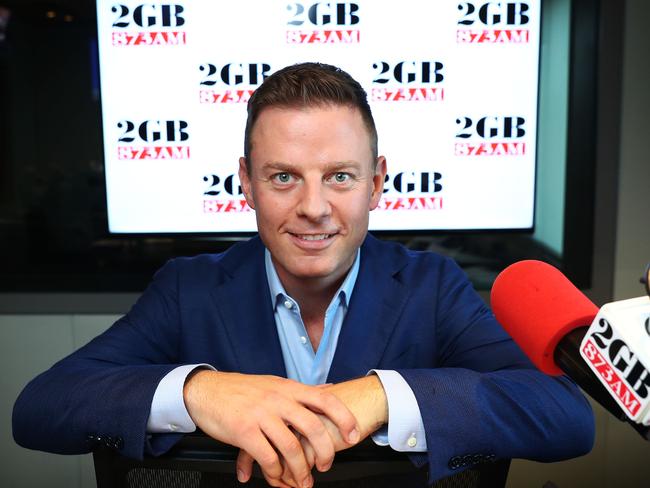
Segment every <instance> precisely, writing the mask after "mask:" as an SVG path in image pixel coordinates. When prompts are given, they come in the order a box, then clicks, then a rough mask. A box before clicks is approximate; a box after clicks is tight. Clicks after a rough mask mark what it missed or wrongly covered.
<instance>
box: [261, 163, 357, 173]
mask: <svg viewBox="0 0 650 488" xmlns="http://www.w3.org/2000/svg"><path fill="white" fill-rule="evenodd" d="M359 166H360V163H358V162H357V161H333V162H331V163H327V164H326V165H325V168H324V169H325V171H327V172H332V171H341V170H344V169H350V168H358V167H359ZM301 168H302V167H301V165H299V164H291V163H285V162H283V161H268V162H266V163H264V164H263V165H262V170H264V171H269V170H271V171H281V172H287V173H292V172H297V171H300V169H301Z"/></svg>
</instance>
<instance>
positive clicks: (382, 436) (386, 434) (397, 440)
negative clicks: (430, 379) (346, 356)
mask: <svg viewBox="0 0 650 488" xmlns="http://www.w3.org/2000/svg"><path fill="white" fill-rule="evenodd" d="M370 373H375V374H376V375H377V376H378V377H379V381H381V385H382V386H383V387H384V391H385V392H386V398H387V399H388V427H383V428H381V429H379V430H378V431H377V432H375V433H374V434H373V435H372V440H373V441H374V442H375V444H378V445H380V446H385V445H390V447H392V448H393V449H394V450H396V451H402V452H425V451H426V450H427V440H426V437H425V433H424V423H423V422H422V415H421V414H420V407H419V406H418V402H417V400H416V399H415V395H414V394H413V390H411V387H410V386H409V385H408V383H407V382H406V380H405V379H404V378H403V377H402V375H401V374H399V373H398V372H397V371H392V370H381V369H373V370H371V371H370V372H369V373H368V374H370Z"/></svg>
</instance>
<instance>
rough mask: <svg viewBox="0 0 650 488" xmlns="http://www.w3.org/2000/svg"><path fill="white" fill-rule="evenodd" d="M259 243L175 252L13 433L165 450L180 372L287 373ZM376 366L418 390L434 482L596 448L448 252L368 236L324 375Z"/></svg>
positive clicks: (40, 445) (18, 419) (30, 403)
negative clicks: (462, 471)
mask: <svg viewBox="0 0 650 488" xmlns="http://www.w3.org/2000/svg"><path fill="white" fill-rule="evenodd" d="M263 251H264V247H263V245H262V243H261V241H260V240H259V238H257V237H256V238H253V239H251V240H249V241H247V242H244V243H240V244H237V245H235V246H233V247H232V248H231V249H230V250H228V251H227V252H225V253H223V254H216V255H201V256H197V257H193V258H178V259H174V260H171V261H170V262H168V263H167V264H166V265H165V266H164V267H163V268H162V269H161V270H160V271H158V273H157V274H156V276H155V278H154V280H153V282H152V283H151V284H150V285H149V287H148V288H147V290H146V291H145V292H144V293H143V295H142V296H141V298H140V299H139V300H138V302H137V303H136V304H135V305H134V306H133V308H132V309H131V310H130V311H129V313H128V314H126V315H125V316H124V317H123V318H122V319H120V320H118V321H117V322H116V323H115V324H114V325H113V326H112V327H111V328H110V329H109V330H108V331H106V332H105V333H104V334H102V335H100V336H98V337H97V338H95V339H94V340H93V341H91V342H90V343H89V344H87V345H86V346H84V347H82V348H81V349H79V350H78V351H76V352H74V353H73V354H72V355H70V356H68V357H67V358H65V359H63V360H62V361H60V362H58V363H57V364H55V365H54V366H53V367H52V368H51V369H50V370H48V371H46V372H45V373H43V374H42V375H40V376H38V377H37V378H35V379H34V380H32V382H30V383H29V384H28V385H27V386H26V387H25V389H24V391H23V392H22V393H21V395H20V396H19V398H18V400H17V401H16V404H15V407H14V416H13V428H14V437H15V439H16V441H17V442H18V443H19V444H21V445H23V446H25V447H29V448H33V449H41V450H46V451H51V452H56V453H67V454H74V453H83V452H88V451H89V450H91V449H92V448H93V447H94V443H95V442H96V440H97V437H101V438H102V439H103V440H104V442H106V439H109V443H110V444H112V445H113V446H114V447H116V448H118V449H120V450H121V452H122V453H123V454H124V455H127V456H130V457H135V458H141V457H142V456H143V454H145V453H149V454H154V455H156V454H160V453H162V452H164V451H166V450H167V449H169V448H170V447H171V446H172V445H173V444H174V443H175V442H176V441H177V440H178V438H179V434H156V435H147V434H146V432H145V429H146V424H147V419H148V416H149V411H150V406H151V400H152V398H153V394H154V391H155V389H156V387H157V385H158V383H159V381H160V380H161V379H162V377H163V376H164V375H166V374H167V373H168V372H169V371H171V370H172V369H173V368H175V367H177V366H179V365H182V364H190V363H209V364H211V365H213V366H214V367H215V368H217V369H219V370H222V371H238V372H242V373H251V374H271V375H278V376H286V372H285V368H284V362H283V359H282V352H281V349H280V343H279V340H278V336H277V332H276V325H275V321H274V318H273V311H272V305H271V297H270V294H269V289H268V286H267V279H266V273H265V268H264V252H263ZM372 368H378V369H394V370H397V371H398V372H399V373H401V374H402V376H403V377H404V378H405V380H406V381H407V382H408V384H409V385H410V387H411V388H412V389H413V391H414V393H415V397H416V399H417V402H418V405H419V408H420V411H421V414H422V418H423V421H424V426H425V430H426V438H427V446H428V452H427V453H422V454H415V455H412V456H411V457H412V460H413V461H414V462H415V463H416V464H418V465H421V464H424V463H426V462H428V464H429V475H430V480H435V479H439V478H442V477H445V476H448V475H450V474H453V473H455V472H456V470H457V469H458V468H459V467H462V465H465V464H471V463H472V462H484V461H485V460H489V459H493V458H495V457H496V458H514V457H517V458H527V459H533V460H538V461H557V460H562V459H567V458H570V457H574V456H579V455H582V454H585V453H587V452H588V451H589V450H590V449H591V447H592V444H593V437H594V420H593V414H592V411H591V407H590V406H589V404H588V402H587V401H586V400H585V398H584V397H583V396H582V394H581V393H580V391H579V390H578V388H577V387H576V386H575V385H574V384H573V383H572V382H571V381H570V380H569V379H567V378H566V377H557V378H556V377H550V376H547V375H545V374H543V373H540V372H539V371H537V370H536V369H535V367H534V366H533V365H532V364H531V363H530V362H529V361H528V359H527V358H526V357H525V356H524V355H523V353H522V352H521V350H520V349H519V348H518V347H517V346H516V345H515V344H514V342H513V341H512V340H511V339H510V337H509V336H508V335H507V334H506V333H505V332H504V330H503V329H502V328H501V326H500V325H499V324H498V323H497V322H496V320H495V319H494V316H493V315H492V313H491V312H490V310H489V309H488V308H487V307H486V306H485V304H484V303H483V301H482V300H481V298H480V297H479V296H478V295H477V294H476V293H475V291H474V290H473V288H472V285H471V284H470V283H469V281H468V280H467V278H466V276H465V275H464V273H463V272H462V271H461V270H460V269H459V268H458V266H457V265H456V264H455V263H454V262H453V261H452V260H450V259H447V258H444V257H442V256H439V255H437V254H434V253H430V252H415V251H410V250H407V249H405V248H404V247H402V246H400V245H397V244H393V243H387V242H381V241H378V240H376V239H375V238H373V237H371V236H368V237H367V238H366V240H365V242H364V243H363V246H362V249H361V263H360V269H359V275H358V278H357V282H356V286H355V288H354V292H353V293H352V297H351V301H350V304H349V309H348V313H347V315H346V317H345V321H344V323H343V326H342V330H341V333H340V336H339V343H338V347H337V350H336V354H335V356H334V360H333V363H332V367H331V370H330V373H329V377H328V381H329V382H334V383H336V382H340V381H344V380H347V379H350V378H353V377H357V376H360V375H365V374H366V373H367V371H368V370H369V369H372ZM459 456H460V457H459ZM461 460H465V462H461Z"/></svg>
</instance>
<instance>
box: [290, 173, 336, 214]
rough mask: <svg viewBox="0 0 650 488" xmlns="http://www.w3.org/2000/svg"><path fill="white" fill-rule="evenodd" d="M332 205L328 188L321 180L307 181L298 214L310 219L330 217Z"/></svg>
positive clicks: (299, 203)
mask: <svg viewBox="0 0 650 488" xmlns="http://www.w3.org/2000/svg"><path fill="white" fill-rule="evenodd" d="M331 210H332V207H331V206H330V202H329V199H328V195H327V188H325V187H324V185H323V184H322V182H321V181H317V182H316V181H313V182H309V181H305V182H304V184H303V191H302V194H301V195H300V200H299V202H298V209H297V211H298V215H300V216H302V217H306V218H308V219H309V220H314V221H318V220H322V219H323V218H325V217H328V216H329V215H330V213H331Z"/></svg>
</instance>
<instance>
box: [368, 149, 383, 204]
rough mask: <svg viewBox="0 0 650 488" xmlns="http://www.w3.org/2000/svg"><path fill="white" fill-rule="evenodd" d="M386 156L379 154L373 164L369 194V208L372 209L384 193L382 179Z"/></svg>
mask: <svg viewBox="0 0 650 488" xmlns="http://www.w3.org/2000/svg"><path fill="white" fill-rule="evenodd" d="M386 171H387V168H386V158H385V157H384V156H379V157H378V158H377V164H376V166H375V174H374V175H373V177H372V194H371V195H370V210H374V209H376V208H377V205H379V200H381V196H382V195H383V194H384V181H385V180H386Z"/></svg>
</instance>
